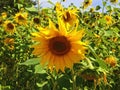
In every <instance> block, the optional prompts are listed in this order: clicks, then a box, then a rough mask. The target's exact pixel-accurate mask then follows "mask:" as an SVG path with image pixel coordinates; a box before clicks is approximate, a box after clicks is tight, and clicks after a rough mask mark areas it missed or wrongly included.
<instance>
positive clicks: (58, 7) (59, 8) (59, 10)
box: [55, 2, 63, 13]
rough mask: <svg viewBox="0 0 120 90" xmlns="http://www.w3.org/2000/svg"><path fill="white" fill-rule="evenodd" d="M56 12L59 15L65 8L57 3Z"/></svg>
mask: <svg viewBox="0 0 120 90" xmlns="http://www.w3.org/2000/svg"><path fill="white" fill-rule="evenodd" d="M55 10H56V12H57V13H60V12H61V11H63V7H62V5H61V4H60V3H59V2H57V3H56V5H55Z"/></svg>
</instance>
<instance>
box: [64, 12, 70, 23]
mask: <svg viewBox="0 0 120 90" xmlns="http://www.w3.org/2000/svg"><path fill="white" fill-rule="evenodd" d="M70 19H71V17H70V13H69V12H66V13H65V16H64V15H63V20H64V21H65V22H69V21H70Z"/></svg>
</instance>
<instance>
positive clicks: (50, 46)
mask: <svg viewBox="0 0 120 90" xmlns="http://www.w3.org/2000/svg"><path fill="white" fill-rule="evenodd" d="M58 25H59V28H56V27H55V25H54V24H53V23H52V22H51V21H49V27H47V28H42V27H41V30H40V32H37V33H33V36H34V37H33V40H34V41H37V42H39V43H38V44H37V45H33V48H34V51H33V54H34V55H38V56H40V57H41V58H42V60H41V64H42V65H45V64H46V63H47V65H48V67H50V68H51V70H52V69H53V68H55V69H56V70H57V71H58V70H59V69H60V70H62V71H64V69H65V67H67V68H72V66H73V64H74V63H77V62H79V61H80V60H82V59H84V57H85V50H86V47H85V43H83V42H81V41H80V40H81V38H82V37H83V33H84V31H83V30H80V31H77V30H73V31H71V32H70V31H67V30H66V28H65V26H64V25H63V22H62V21H61V20H59V22H58Z"/></svg>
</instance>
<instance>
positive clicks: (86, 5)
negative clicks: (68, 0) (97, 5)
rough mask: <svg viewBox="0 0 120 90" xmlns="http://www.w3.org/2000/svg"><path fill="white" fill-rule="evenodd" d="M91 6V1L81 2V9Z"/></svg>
mask: <svg viewBox="0 0 120 90" xmlns="http://www.w3.org/2000/svg"><path fill="white" fill-rule="evenodd" d="M91 4H92V0H84V2H83V8H84V9H85V8H87V7H88V6H90V5H91Z"/></svg>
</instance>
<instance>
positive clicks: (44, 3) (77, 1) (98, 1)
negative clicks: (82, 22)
mask: <svg viewBox="0 0 120 90" xmlns="http://www.w3.org/2000/svg"><path fill="white" fill-rule="evenodd" d="M33 1H38V0H33ZM49 1H51V2H53V3H54V4H55V3H56V2H60V1H61V0H49ZM83 1H84V0H66V1H65V2H62V5H64V6H65V7H68V6H69V5H70V4H71V3H73V4H74V5H75V6H77V7H80V6H82V3H83ZM102 1H106V0H93V2H92V5H91V6H90V7H96V6H97V5H100V6H101V7H102V6H103V5H102ZM119 3H120V0H119ZM107 4H108V5H111V4H110V2H109V0H108V3H107ZM117 4H118V3H117ZM117 4H114V5H113V4H112V7H118V5H117ZM40 6H41V7H42V8H46V7H52V5H51V4H50V3H48V0H40ZM119 7H120V6H119ZM100 11H101V10H100Z"/></svg>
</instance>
